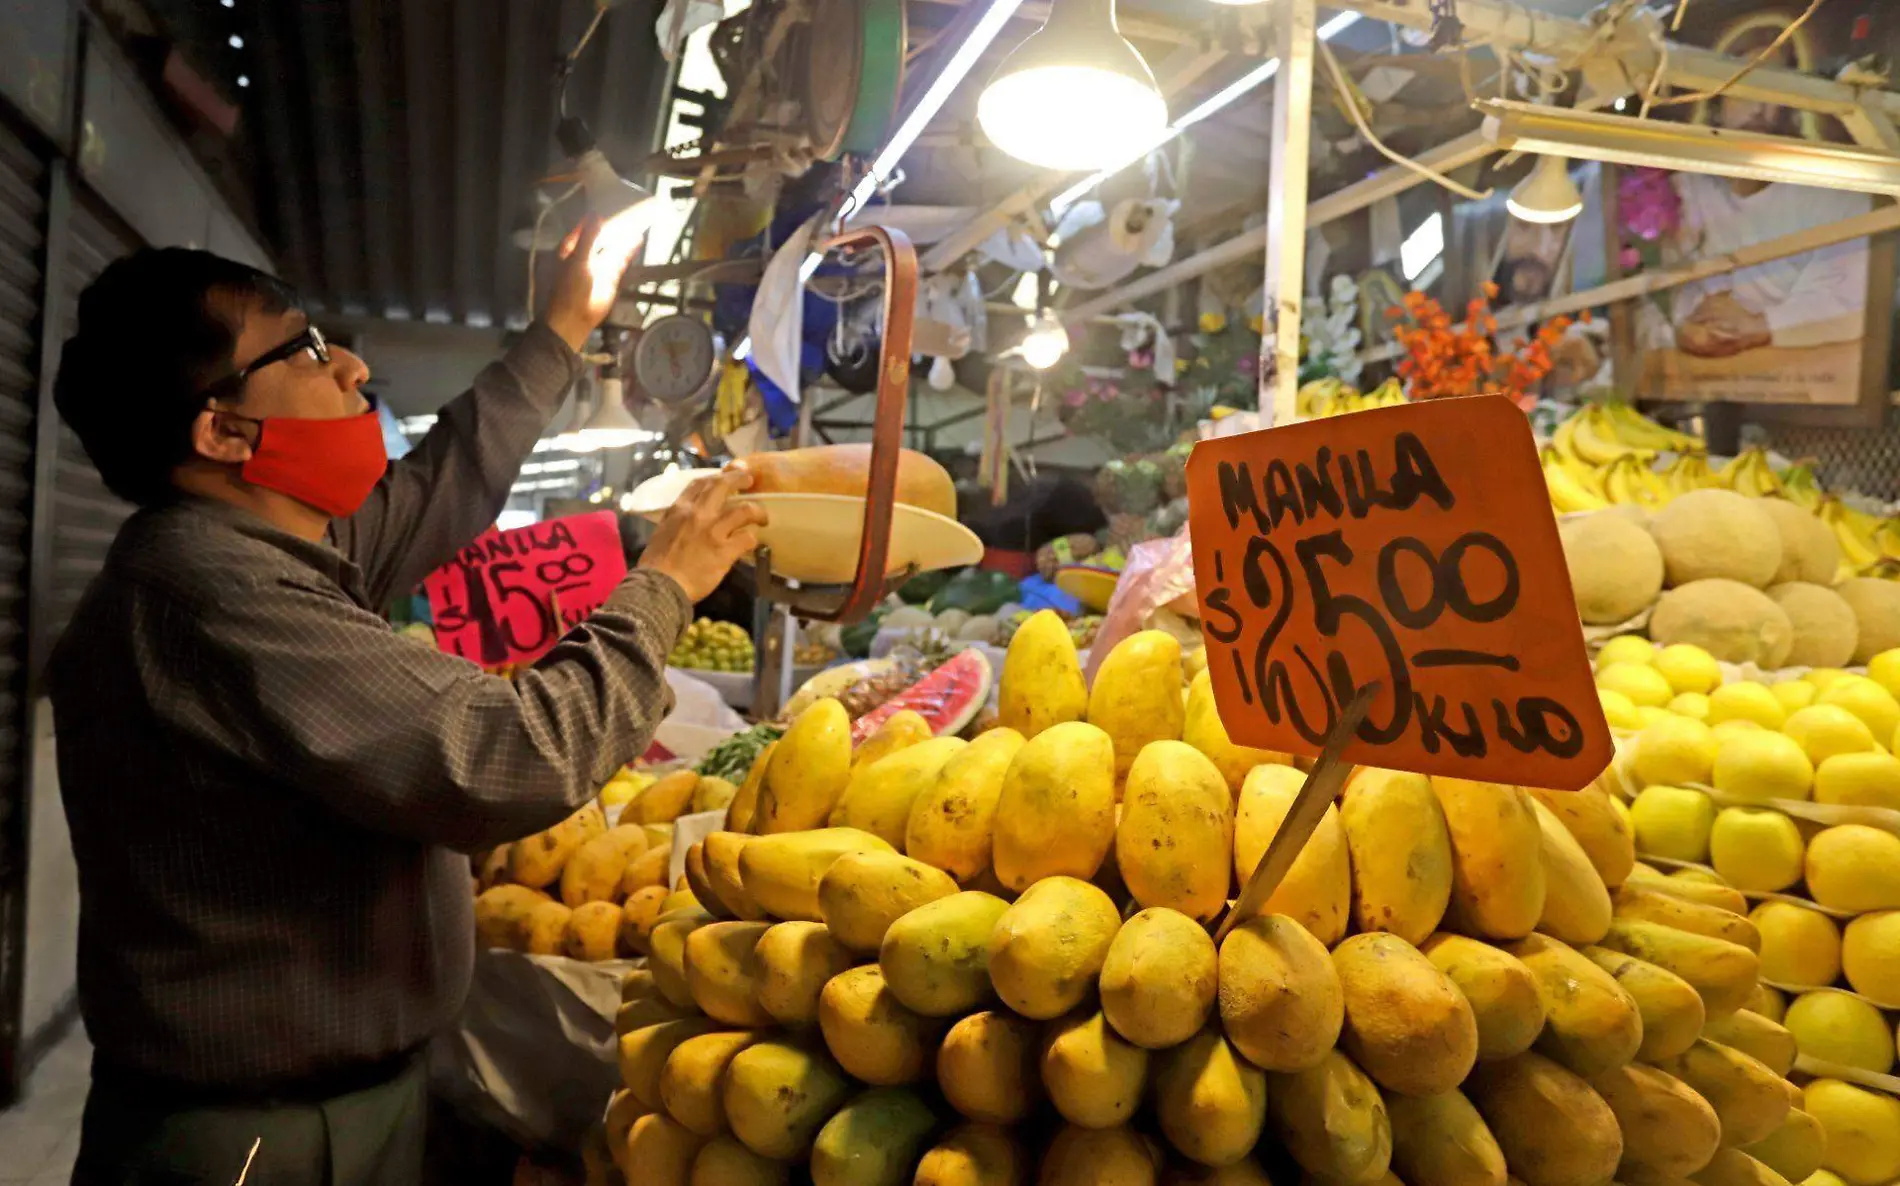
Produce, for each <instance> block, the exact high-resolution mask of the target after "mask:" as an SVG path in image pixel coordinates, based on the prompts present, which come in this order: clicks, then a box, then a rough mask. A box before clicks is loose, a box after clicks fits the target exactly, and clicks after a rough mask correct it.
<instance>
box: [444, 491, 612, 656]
mask: <svg viewBox="0 0 1900 1186" xmlns="http://www.w3.org/2000/svg"><path fill="white" fill-rule="evenodd" d="M626 575H627V556H626V553H625V552H623V551H622V550H621V547H620V525H619V522H618V520H617V519H616V517H615V515H614V513H613V512H612V511H594V512H592V513H589V514H585V515H569V516H568V517H567V518H564V519H550V520H548V521H547V522H546V523H536V524H533V525H531V526H528V527H518V528H516V529H514V530H513V531H490V532H488V533H487V534H485V535H483V536H481V537H480V538H478V539H476V540H475V542H473V543H471V544H469V545H468V546H467V547H465V548H463V549H462V550H461V551H460V552H459V553H457V554H456V557H455V559H453V560H451V561H449V562H448V563H447V564H445V565H443V566H442V567H441V568H438V569H436V570H435V571H434V572H432V573H430V574H429V576H428V579H426V580H425V581H423V583H422V588H423V591H424V592H425V593H427V594H428V597H429V609H430V612H431V613H433V614H434V615H435V638H436V645H437V646H439V647H441V648H442V649H443V650H444V651H447V652H448V653H449V654H451V655H460V656H461V657H462V658H464V659H468V660H470V661H471V662H475V663H479V664H481V665H482V666H483V667H504V666H523V665H526V664H529V663H533V662H534V661H535V660H536V659H539V658H540V657H541V656H543V655H545V654H547V653H548V652H549V651H550V650H552V649H553V648H554V644H555V643H556V642H558V641H560V638H561V635H563V634H565V633H567V631H568V630H569V629H571V628H573V627H574V626H577V625H579V624H580V623H581V622H584V621H586V620H587V617H588V615H589V614H591V613H593V612H594V611H595V610H596V609H599V608H600V606H601V603H602V602H604V601H606V600H607V597H608V595H609V594H611V593H612V592H613V591H614V586H616V585H618V584H619V583H620V581H621V579H622V578H623V577H625V576H626Z"/></svg>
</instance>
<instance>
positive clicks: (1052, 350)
mask: <svg viewBox="0 0 1900 1186" xmlns="http://www.w3.org/2000/svg"><path fill="white" fill-rule="evenodd" d="M1018 349H1019V350H1021V351H1022V356H1023V361H1024V362H1026V363H1028V364H1029V365H1030V367H1031V369H1033V370H1038V371H1046V370H1048V369H1049V368H1050V367H1052V366H1054V365H1056V364H1057V363H1058V362H1061V361H1062V356H1063V355H1065V354H1067V353H1068V352H1069V331H1068V330H1066V329H1064V328H1062V323H1061V322H1060V321H1057V320H1056V318H1055V314H1053V313H1050V312H1049V311H1048V310H1046V309H1045V310H1044V311H1043V312H1041V313H1038V314H1037V315H1036V321H1035V324H1033V325H1031V326H1030V327H1029V336H1028V337H1026V338H1024V339H1023V344H1022V345H1021V346H1019V347H1018Z"/></svg>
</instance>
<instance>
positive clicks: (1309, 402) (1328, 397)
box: [1298, 376, 1359, 420]
mask: <svg viewBox="0 0 1900 1186" xmlns="http://www.w3.org/2000/svg"><path fill="white" fill-rule="evenodd" d="M1358 394H1359V389H1358V388H1356V387H1354V386H1353V385H1352V384H1350V383H1348V382H1346V381H1345V380H1344V379H1339V378H1333V377H1330V376H1329V377H1327V378H1324V379H1314V380H1313V381H1312V382H1310V383H1303V384H1301V385H1300V393H1299V396H1298V405H1299V409H1300V418H1301V419H1303V420H1312V419H1316V418H1318V417H1321V416H1337V415H1339V413H1340V412H1342V411H1345V410H1346V409H1345V408H1344V407H1343V406H1342V405H1343V402H1344V401H1345V400H1346V399H1347V398H1349V397H1357V396H1358Z"/></svg>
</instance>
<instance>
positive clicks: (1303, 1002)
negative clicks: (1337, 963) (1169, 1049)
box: [1220, 914, 1345, 1071]
mask: <svg viewBox="0 0 1900 1186" xmlns="http://www.w3.org/2000/svg"><path fill="white" fill-rule="evenodd" d="M1220 1015H1221V1024H1222V1025H1223V1026H1224V1027H1225V1028H1226V1030H1227V1036H1228V1037H1229V1038H1230V1039H1231V1040H1232V1041H1233V1043H1234V1045H1236V1046H1238V1047H1239V1048H1240V1052H1241V1053H1242V1054H1244V1055H1246V1056H1247V1058H1248V1060H1249V1061H1251V1062H1252V1063H1253V1064H1254V1065H1255V1066H1257V1067H1261V1068H1263V1069H1265V1070H1269V1071H1299V1070H1304V1069H1305V1068H1307V1067H1310V1066H1314V1065H1316V1064H1317V1063H1318V1062H1319V1061H1320V1060H1321V1059H1322V1058H1324V1057H1325V1054H1326V1052H1327V1051H1328V1050H1330V1049H1332V1047H1333V1044H1334V1043H1335V1042H1336V1041H1338V1039H1339V1033H1340V1026H1341V1025H1342V1024H1343V1022H1344V1018H1345V1003H1344V998H1343V996H1342V994H1341V989H1340V984H1339V974H1338V972H1337V971H1336V969H1335V968H1334V966H1333V960H1332V958H1331V957H1330V956H1328V955H1327V953H1326V948H1325V946H1324V945H1323V944H1321V943H1320V941H1319V940H1318V939H1316V938H1314V937H1313V934H1312V932H1310V931H1308V930H1307V929H1306V928H1305V927H1302V926H1301V925H1300V924H1299V923H1297V922H1295V921H1294V920H1292V919H1290V918H1288V917H1286V916H1285V915H1283V914H1262V915H1258V916H1256V917H1254V918H1250V919H1248V920H1247V921H1246V922H1244V923H1242V924H1241V925H1240V926H1237V927H1235V928H1234V929H1233V930H1232V931H1229V932H1228V934H1227V938H1226V939H1224V940H1222V941H1221V948H1220Z"/></svg>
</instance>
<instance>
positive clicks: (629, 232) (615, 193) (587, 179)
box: [555, 116, 668, 301]
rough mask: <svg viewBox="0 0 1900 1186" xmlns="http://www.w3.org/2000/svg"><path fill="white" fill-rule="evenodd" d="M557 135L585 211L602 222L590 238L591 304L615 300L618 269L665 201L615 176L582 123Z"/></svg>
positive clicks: (570, 123)
mask: <svg viewBox="0 0 1900 1186" xmlns="http://www.w3.org/2000/svg"><path fill="white" fill-rule="evenodd" d="M555 135H556V138H557V139H558V140H559V141H560V144H561V148H562V149H563V150H564V151H566V152H567V154H568V155H569V156H571V157H573V158H574V172H575V174H576V175H577V176H578V177H579V178H580V183H581V192H582V193H583V194H585V195H586V196H587V206H588V208H589V209H590V210H592V211H593V212H594V213H595V214H596V215H598V216H599V218H600V222H601V226H600V234H598V235H596V236H595V237H594V249H593V251H592V252H591V253H590V254H589V255H588V260H587V264H588V272H589V273H590V274H591V275H592V276H593V277H594V299H595V300H597V301H600V300H605V299H607V298H608V297H610V296H612V295H613V286H614V283H615V282H616V280H617V279H618V277H619V274H620V269H621V266H622V265H623V264H624V262H625V261H626V259H627V258H628V257H629V256H630V255H632V254H633V250H634V248H636V247H638V246H639V244H640V241H641V240H642V239H644V238H645V237H646V233H647V231H648V230H650V229H651V228H652V226H653V223H654V220H655V219H656V218H658V217H659V215H660V214H661V213H662V212H663V211H664V209H665V207H666V206H667V204H668V199H667V198H665V197H663V196H661V195H658V194H650V193H648V192H647V191H646V190H644V189H642V188H640V187H639V186H637V185H635V184H633V183H632V182H631V181H628V180H626V179H625V178H624V177H622V176H620V174H619V173H617V172H615V171H614V166H613V162H611V161H609V160H608V159H607V156H606V154H605V153H603V152H601V151H600V148H599V146H597V145H596V144H595V143H594V138H593V136H592V134H591V133H589V132H588V130H587V125H586V124H584V123H582V122H581V121H580V120H578V119H574V118H573V117H571V116H570V117H569V118H567V119H565V120H563V121H562V122H561V126H560V128H559V129H558V130H557V131H556V133H555Z"/></svg>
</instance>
